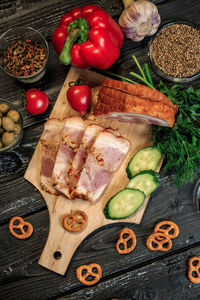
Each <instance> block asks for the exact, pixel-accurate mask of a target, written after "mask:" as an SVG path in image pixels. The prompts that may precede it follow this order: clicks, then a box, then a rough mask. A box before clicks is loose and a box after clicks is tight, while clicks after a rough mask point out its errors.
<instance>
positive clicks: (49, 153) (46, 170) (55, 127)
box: [40, 119, 64, 194]
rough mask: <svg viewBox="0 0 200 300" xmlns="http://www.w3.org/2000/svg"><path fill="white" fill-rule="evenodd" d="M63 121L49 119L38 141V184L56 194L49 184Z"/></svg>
mask: <svg viewBox="0 0 200 300" xmlns="http://www.w3.org/2000/svg"><path fill="white" fill-rule="evenodd" d="M63 125H64V120H59V119H49V120H48V121H47V122H46V123H45V126H44V131H43V134H42V137H41V139H40V141H41V144H42V163H41V171H40V183H41V187H42V189H43V190H45V191H47V192H49V193H51V194H56V193H57V191H56V190H55V189H54V188H53V186H52V184H51V175H52V171H53V167H54V163H55V160H56V155H57V152H58V146H59V139H60V136H59V134H60V132H61V131H62V128H63Z"/></svg>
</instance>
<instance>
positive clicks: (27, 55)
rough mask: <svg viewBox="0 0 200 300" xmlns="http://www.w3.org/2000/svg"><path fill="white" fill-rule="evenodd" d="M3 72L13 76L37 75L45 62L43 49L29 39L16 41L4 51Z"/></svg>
mask: <svg viewBox="0 0 200 300" xmlns="http://www.w3.org/2000/svg"><path fill="white" fill-rule="evenodd" d="M3 54H4V63H5V70H6V71H8V72H10V73H11V74H12V75H15V76H30V75H32V74H35V73H37V72H38V71H39V70H40V69H41V68H42V67H43V65H44V64H45V62H46V53H45V49H44V48H42V46H41V45H40V44H39V43H38V42H35V41H32V40H30V39H26V40H18V41H17V42H15V43H13V44H12V45H11V46H9V47H8V48H7V50H6V51H4V53H3Z"/></svg>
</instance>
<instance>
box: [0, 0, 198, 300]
mask: <svg viewBox="0 0 200 300" xmlns="http://www.w3.org/2000/svg"><path fill="white" fill-rule="evenodd" d="M154 2H155V3H159V4H158V9H159V12H160V14H161V18H162V20H163V21H165V20H169V19H171V18H175V19H177V18H179V19H187V20H189V21H191V22H194V23H196V24H198V25H200V18H199V15H200V6H199V0H166V1H154ZM82 3H83V5H84V4H85V3H95V4H100V5H102V6H103V7H104V8H105V9H106V10H107V11H108V12H109V13H110V14H111V15H112V16H113V17H114V18H115V20H117V19H118V17H119V15H120V13H121V10H122V8H123V6H122V3H121V1H120V0H111V1H103V0H102V1H94V2H93V1H85V0H84V1H82ZM77 4H78V1H64V0H56V1H53V0H48V1H43V0H42V1H39V0H36V1H33V0H20V1H18V0H9V1H7V0H3V1H0V15H1V19H0V33H3V32H4V31H5V30H6V29H7V28H11V27H13V26H17V25H20V24H21V25H25V26H32V27H34V28H36V29H38V30H39V31H41V32H42V33H43V34H44V35H45V37H46V38H47V41H48V43H49V46H50V59H49V64H48V69H47V73H46V75H45V77H44V78H43V79H42V80H41V81H40V82H38V83H37V84H34V85H28V86H26V85H24V84H21V83H19V82H17V81H14V80H12V79H9V78H8V77H7V76H6V75H5V74H4V73H3V72H2V71H0V82H1V83H0V86H1V98H4V99H8V100H10V101H13V103H15V104H17V106H18V107H20V109H21V111H22V113H23V115H24V121H25V127H26V128H25V132H24V139H23V141H22V144H21V146H20V147H18V148H17V149H15V151H13V152H12V153H9V154H6V156H4V155H1V156H0V167H1V168H0V238H1V246H0V281H1V285H0V299H6V300H9V299H14V300H16V295H17V297H18V299H20V300H23V299H26V300H28V299H31V300H32V299H37V300H38V299H39V300H42V299H57V298H61V299H62V298H63V299H64V298H66V299H86V298H87V299H95V300H96V299H109V300H110V299H112V298H119V299H120V300H122V299H124V300H126V299H149V300H152V299H178V300H179V299H180V300H182V299H199V297H200V286H199V285H194V284H191V283H190V282H189V281H188V279H187V260H188V257H190V256H192V255H199V256H200V245H199V243H200V238H199V237H200V232H199V231H200V229H199V228H200V218H199V215H197V213H196V212H195V210H194V208H193V202H192V192H193V188H194V184H187V185H184V186H183V187H182V188H180V189H178V188H176V187H175V186H174V185H173V183H172V180H173V174H167V175H165V174H163V173H162V172H161V176H162V185H161V187H160V188H159V190H158V191H157V192H156V193H154V194H153V195H152V197H151V199H150V202H149V205H148V207H147V210H146V212H145V214H144V218H143V220H142V223H141V225H140V226H137V225H135V226H133V229H134V230H135V232H136V235H137V237H138V241H139V242H138V244H137V248H136V250H135V251H134V252H133V253H132V254H130V255H128V256H126V257H124V256H123V257H121V256H118V255H116V253H115V252H114V250H113V247H114V245H115V242H116V237H117V235H118V234H119V231H120V225H115V226H114V227H109V228H107V229H106V228H105V229H103V230H101V231H97V232H95V234H94V235H92V236H89V238H88V239H86V240H85V241H84V242H83V243H82V244H81V246H80V247H79V249H78V250H77V252H76V253H75V255H74V256H73V258H72V262H71V264H70V266H69V268H68V272H67V273H66V274H65V276H64V277H62V276H60V275H57V274H55V273H53V272H51V271H48V270H47V269H45V268H42V267H41V266H39V265H38V263H37V261H38V259H39V256H40V253H41V251H42V249H43V247H44V245H45V242H46V239H47V236H48V227H49V216H48V211H47V209H46V206H45V201H44V200H43V198H42V196H41V195H40V193H39V192H37V191H36V190H35V188H34V187H33V186H32V185H31V184H29V183H28V182H27V181H26V180H25V179H23V175H24V172H25V170H26V168H27V166H28V164H29V161H30V159H31V157H32V154H33V152H34V150H35V147H36V145H37V142H38V140H39V138H40V135H41V133H42V130H43V123H44V120H45V118H47V117H48V116H49V114H50V112H51V109H52V107H53V105H54V103H55V101H56V99H57V96H58V94H59V91H60V89H61V87H62V85H63V82H64V79H65V77H66V75H67V73H68V70H69V68H68V67H65V66H62V65H61V64H59V63H58V59H57V55H56V53H55V51H54V50H53V48H52V44H51V36H52V33H53V30H54V28H55V27H56V26H57V25H58V23H59V19H60V17H61V16H62V15H63V14H64V13H65V12H66V11H67V10H68V8H69V7H75V6H77ZM8 17H9V18H8ZM147 41H148V39H145V40H144V41H142V42H140V43H133V42H132V41H130V40H125V42H124V45H123V47H122V49H121V56H120V59H119V60H118V62H117V63H116V64H114V65H113V67H112V68H111V71H113V72H116V73H118V74H121V75H125V76H128V74H129V72H130V71H134V72H136V71H137V68H136V66H135V65H134V63H133V61H132V58H131V57H132V55H133V54H135V55H136V56H137V58H138V59H139V61H140V62H141V63H144V62H146V61H147V55H146V45H147ZM151 74H152V75H153V79H154V81H155V82H158V81H159V78H158V77H157V76H156V75H155V74H154V73H153V72H152V71H151ZM194 84H195V85H196V84H199V81H197V82H196V83H194ZM30 87H36V88H40V89H42V90H43V91H45V92H46V93H47V95H48V96H49V98H50V101H51V107H50V108H49V110H48V112H47V113H45V114H44V115H42V116H39V117H30V116H29V115H28V114H27V113H26V111H25V110H24V109H23V108H22V106H21V104H20V102H19V100H20V97H19V90H20V89H23V90H27V89H28V88H30ZM197 177H200V170H199V172H198V173H197ZM14 215H21V216H23V217H24V218H25V219H27V221H30V222H32V223H33V225H34V229H35V231H34V234H33V236H32V237H31V238H30V239H28V240H27V241H19V240H17V239H15V238H14V237H12V236H11V235H10V234H9V231H8V222H9V219H10V218H11V217H12V216H14ZM166 218H169V219H172V220H174V221H176V222H177V223H178V224H179V226H180V229H181V234H180V237H179V238H178V239H177V240H176V241H175V244H174V247H173V250H172V251H171V252H169V253H168V254H169V256H167V257H163V255H162V253H151V252H150V251H147V249H146V248H145V239H146V237H147V236H148V234H150V233H151V232H152V229H153V227H154V225H155V224H156V223H157V222H158V221H160V220H163V219H166ZM94 259H95V260H96V261H97V262H99V263H100V264H101V266H102V268H103V270H104V272H103V277H102V280H101V281H100V283H99V284H97V285H95V286H94V287H90V288H85V287H83V286H82V285H81V284H80V283H79V282H78V281H77V280H76V277H75V269H76V267H77V266H79V265H81V264H83V263H87V262H92V261H93V260H94ZM142 272H145V273H143V274H142ZM138 285H139V286H138Z"/></svg>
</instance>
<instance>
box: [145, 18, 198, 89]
mask: <svg viewBox="0 0 200 300" xmlns="http://www.w3.org/2000/svg"><path fill="white" fill-rule="evenodd" d="M148 56H149V60H150V64H151V66H152V67H153V69H154V71H155V72H156V73H157V74H158V75H159V76H160V77H162V78H164V79H166V80H168V81H171V82H177V83H187V82H189V81H193V80H195V79H197V78H198V77H199V76H200V29H199V27H198V26H196V25H194V24H191V23H189V22H186V21H172V22H168V23H165V24H163V25H162V26H161V27H160V28H159V30H158V32H157V33H156V35H155V36H153V37H152V38H151V39H150V41H149V44H148Z"/></svg>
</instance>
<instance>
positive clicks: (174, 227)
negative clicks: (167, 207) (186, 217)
mask: <svg viewBox="0 0 200 300" xmlns="http://www.w3.org/2000/svg"><path fill="white" fill-rule="evenodd" d="M164 225H166V226H168V227H167V228H166V229H163V228H161V227H162V226H164ZM172 230H174V233H170V231H172ZM156 232H162V233H164V234H165V235H167V236H168V237H169V238H170V239H175V238H176V237H177V236H178V235H179V228H178V226H177V225H176V223H174V222H172V221H162V222H159V223H158V224H157V225H156V226H155V228H154V233H156Z"/></svg>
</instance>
